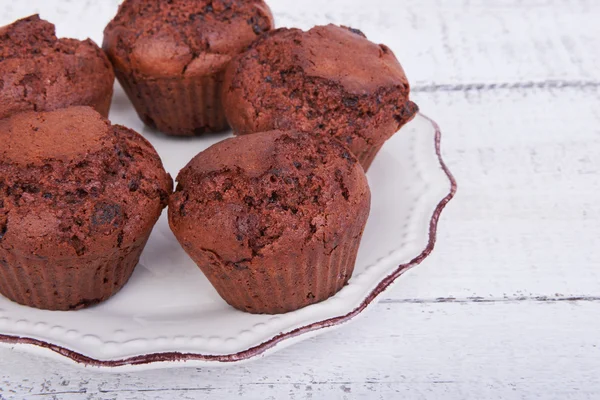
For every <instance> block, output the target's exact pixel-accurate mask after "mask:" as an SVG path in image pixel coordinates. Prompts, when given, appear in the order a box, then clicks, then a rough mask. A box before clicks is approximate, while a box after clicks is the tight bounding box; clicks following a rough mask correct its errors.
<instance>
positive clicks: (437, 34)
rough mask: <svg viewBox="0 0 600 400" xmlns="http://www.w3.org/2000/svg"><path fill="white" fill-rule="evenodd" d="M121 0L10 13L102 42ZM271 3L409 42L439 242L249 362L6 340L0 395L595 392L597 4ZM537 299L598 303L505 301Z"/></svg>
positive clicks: (280, 11)
mask: <svg viewBox="0 0 600 400" xmlns="http://www.w3.org/2000/svg"><path fill="white" fill-rule="evenodd" d="M116 4H117V1H115V0H97V1H92V0H86V1H83V0H82V1H67V0H55V1H47V0H29V1H27V2H25V1H21V2H14V1H9V0H3V1H0V24H5V23H8V22H11V21H12V20H14V19H16V18H18V17H22V16H25V15H28V14H31V13H33V12H36V11H39V12H41V14H42V17H45V18H48V19H50V20H52V21H55V22H58V31H59V34H60V35H65V36H74V37H87V36H91V37H92V38H94V39H95V40H97V41H98V40H100V38H101V34H102V29H103V27H104V25H105V23H106V22H107V21H108V19H109V18H110V17H111V16H112V15H113V14H114V12H115V9H116ZM270 4H272V6H273V9H274V10H275V13H276V16H277V18H278V23H279V24H280V25H284V24H291V25H297V26H301V27H304V28H306V27H309V26H310V25H313V24H317V23H325V22H329V21H331V22H336V23H346V24H349V25H353V26H355V27H358V28H361V29H363V30H364V31H365V32H366V33H367V34H368V35H369V36H370V37H372V38H373V39H375V40H377V41H380V42H385V43H388V44H389V45H390V46H391V47H392V48H393V49H394V51H395V52H396V53H397V54H398V56H399V58H400V60H401V62H402V63H403V65H404V66H405V69H406V70H407V73H408V75H409V77H410V78H411V81H412V82H413V86H414V88H415V98H416V100H417V101H418V103H419V104H420V105H421V107H422V109H423V111H424V112H426V113H427V114H428V115H430V116H432V117H434V119H436V120H437V121H438V122H440V124H441V126H442V129H443V131H444V140H443V149H444V154H445V157H446V159H447V161H448V163H449V164H450V167H451V169H452V170H453V172H454V173H455V174H456V176H457V178H458V180H459V185H460V186H459V192H458V196H457V198H456V199H455V201H453V202H452V203H451V204H450V207H449V208H448V209H447V210H446V212H445V214H444V216H443V218H442V221H441V224H440V234H439V243H438V245H437V248H436V251H435V252H434V253H433V255H432V256H431V257H430V258H429V259H428V260H427V261H426V262H425V263H424V264H423V265H422V266H420V267H419V268H417V269H415V270H413V271H412V272H411V273H410V274H409V275H407V276H406V277H404V278H403V279H401V280H400V281H399V284H398V286H397V287H396V288H395V289H394V290H393V291H391V292H390V293H389V294H388V295H387V299H386V300H384V302H383V303H382V304H379V305H377V306H375V308H374V310H373V312H372V313H370V314H369V315H367V316H366V317H365V318H363V319H361V320H359V321H357V322H355V323H354V324H352V325H350V326H348V327H346V328H344V329H342V330H340V331H337V332H335V333H331V334H327V335H325V336H322V337H318V338H316V339H312V340H310V341H308V342H306V343H302V344H300V345H297V346H294V347H292V348H290V349H287V350H284V351H282V352H281V353H277V354H275V355H274V356H272V357H269V358H267V359H264V360H259V361H257V362H255V363H252V364H248V365H247V366H240V367H233V368H229V369H223V370H174V371H152V372H146V373H139V374H130V375H125V374H122V375H114V376H113V375H107V374H100V373H97V372H93V371H90V370H86V369H84V370H80V369H76V368H73V367H70V366H63V365H61V364H56V363H54V362H51V361H48V360H43V359H40V358H36V357H32V356H29V355H26V354H23V353H21V352H13V351H9V350H4V349H0V398H2V399H12V398H16V399H19V398H25V399H30V398H48V399H51V398H57V399H80V398H88V399H115V398H119V399H158V398H170V399H195V398H207V397H209V396H210V398H223V399H232V398H242V397H243V398H248V399H253V398H255V399H263V398H274V399H279V398H292V399H310V398H314V399H319V398H325V399H356V398H367V399H372V398H374V399H378V398H382V399H390V398H407V399H412V398H414V399H423V398H444V399H463V398H477V399H488V398H489V399H497V398H504V399H530V398H542V399H592V398H597V397H598V393H600V378H599V376H600V365H599V361H598V360H600V358H599V357H598V347H597V345H598V335H597V332H598V329H597V324H596V323H595V322H594V316H595V315H598V312H599V309H598V307H599V306H600V301H598V298H600V277H599V276H598V272H597V271H596V270H597V266H598V265H599V261H600V246H599V243H598V241H599V240H600V239H599V238H600V228H599V227H598V226H597V225H598V224H597V221H598V220H599V217H600V201H599V200H600V198H599V196H600V176H599V174H598V171H600V165H599V164H600V161H599V159H598V154H599V150H600V128H599V127H600V124H599V123H600V109H599V108H598V104H599V103H600V94H599V90H600V89H599V88H600V84H599V82H600V70H599V69H598V65H600V52H598V50H597V49H598V48H600V31H599V29H600V24H598V23H597V21H598V20H600V3H599V2H597V1H594V0H563V1H560V0H532V1H526V2H524V1H518V0H471V1H468V0H448V1H441V0H439V1H437V0H406V1H402V2H401V5H399V2H398V1H397V0H372V1H371V2H369V5H368V7H367V6H365V4H364V2H360V1H348V0H332V1H327V2H326V1H316V0H310V1H308V0H305V1H292V0H272V1H271V2H270ZM532 82H533V83H532ZM505 83H506V84H505ZM540 296H542V297H544V296H547V297H550V298H558V299H560V298H564V297H565V296H586V297H587V298H588V300H587V301H576V302H568V301H559V302H548V301H530V300H522V301H509V300H511V299H516V298H528V297H529V298H536V297H540ZM439 297H456V298H458V299H462V300H464V299H467V298H469V297H478V298H479V297H482V298H484V299H485V300H489V301H490V302H489V303H477V302H474V301H473V300H467V301H466V302H465V303H463V302H457V303H447V302H442V303H437V302H436V301H435V299H436V298H439ZM505 297H506V298H507V299H508V300H504V299H505ZM79 392H82V393H79Z"/></svg>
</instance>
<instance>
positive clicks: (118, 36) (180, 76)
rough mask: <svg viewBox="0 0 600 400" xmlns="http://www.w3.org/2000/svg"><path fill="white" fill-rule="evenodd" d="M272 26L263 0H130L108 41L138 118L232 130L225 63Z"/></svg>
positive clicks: (174, 128) (181, 128) (176, 129)
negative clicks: (225, 102) (225, 104)
mask: <svg viewBox="0 0 600 400" xmlns="http://www.w3.org/2000/svg"><path fill="white" fill-rule="evenodd" d="M272 27H273V17H272V15H271V11H270V10H269V8H268V7H267V5H266V4H265V3H264V2H263V1H262V0H170V1H163V0H125V1H124V2H123V4H122V5H121V7H120V8H119V11H118V13H117V16H116V17H115V18H114V19H113V20H112V21H111V22H110V23H109V24H108V26H107V27H106V30H105V31H104V45H103V47H104V49H105V50H106V52H107V54H108V55H109V58H110V60H111V61H112V63H113V65H114V67H115V71H116V74H117V78H118V79H119V82H121V85H123V88H124V89H125V92H126V93H127V95H128V96H129V98H130V99H131V101H132V102H133V105H134V106H135V109H136V111H137V113H138V115H139V116H140V118H141V119H142V120H143V121H144V122H145V123H146V124H147V125H149V126H152V127H156V128H158V129H159V130H160V131H162V132H164V133H167V134H171V135H185V136H190V135H196V134H202V133H204V132H220V131H223V130H226V129H227V128H228V125H227V120H226V118H225V115H224V112H223V108H222V105H221V85H222V82H223V74H224V69H225V67H226V66H227V64H229V62H230V61H231V59H232V57H233V56H234V55H236V54H238V53H240V52H241V51H242V50H244V49H245V48H246V47H247V46H248V45H249V44H250V43H251V42H252V41H254V40H255V39H256V37H257V36H258V35H260V34H262V33H263V32H266V31H268V30H270V29H272Z"/></svg>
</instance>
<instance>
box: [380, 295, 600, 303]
mask: <svg viewBox="0 0 600 400" xmlns="http://www.w3.org/2000/svg"><path fill="white" fill-rule="evenodd" d="M525 301H526V302H536V303H556V302H563V301H600V296H513V297H508V296H507V297H480V296H474V297H465V298H456V297H438V298H435V299H383V300H380V301H379V302H378V304H438V303H458V304H466V303H514V302H525Z"/></svg>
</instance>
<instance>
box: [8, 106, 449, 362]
mask: <svg viewBox="0 0 600 400" xmlns="http://www.w3.org/2000/svg"><path fill="white" fill-rule="evenodd" d="M419 115H420V116H421V117H423V118H425V119H426V120H427V121H428V122H429V123H431V124H432V126H433V127H434V129H435V152H436V154H437V157H438V160H439V163H440V166H441V168H442V170H443V172H444V173H445V174H446V176H447V177H448V180H449V181H450V192H449V193H448V194H447V195H446V196H445V197H444V198H443V199H442V200H441V201H440V202H439V203H438V205H437V206H436V208H435V210H434V212H433V215H432V217H431V220H430V223H429V239H428V242H427V246H426V247H425V249H424V250H423V251H422V252H421V253H420V254H419V255H418V256H417V257H415V258H414V259H412V260H411V261H409V262H408V263H405V264H401V265H399V266H398V268H397V269H396V270H395V271H394V272H392V273H391V274H389V275H388V276H386V277H385V278H384V279H383V280H382V281H381V282H379V284H378V285H377V286H376V287H375V289H373V290H372V291H371V293H370V294H369V295H368V296H367V297H366V298H365V299H364V300H363V301H362V303H361V304H360V305H359V306H358V307H357V308H355V309H354V310H352V311H351V312H349V313H347V314H345V315H342V316H338V317H334V318H330V319H327V320H323V321H318V322H314V323H311V324H308V325H305V326H303V327H300V328H297V329H294V330H291V331H289V332H283V333H280V334H278V335H276V336H274V337H273V338H271V339H269V340H267V341H265V342H263V343H261V344H259V345H257V346H254V347H252V348H249V349H247V350H244V351H241V352H239V353H235V354H229V355H204V354H194V353H154V354H145V355H141V356H136V357H131V358H125V359H121V360H104V361H102V360H96V359H93V358H90V357H87V356H85V355H83V354H80V353H77V352H75V351H72V350H69V349H67V348H64V347H61V346H57V345H54V344H51V343H48V342H45V341H42V340H38V339H33V338H28V337H19V336H9V335H0V346H8V347H11V348H12V347H14V348H16V349H22V350H25V351H27V352H30V353H34V354H39V355H43V356H45V357H50V358H54V359H59V360H60V361H65V360H67V361H69V360H70V361H72V362H74V363H75V364H78V365H84V366H88V367H96V368H100V369H103V370H108V371H114V372H123V371H126V370H142V369H143V370H149V369H159V368H173V367H199V366H207V365H210V366H218V365H229V364H231V363H236V364H239V363H242V362H247V361H250V360H252V359H256V358H260V357H264V356H267V355H268V354H271V353H274V352H275V351H278V350H281V349H283V348H285V347H288V346H291V345H293V344H295V343H298V342H300V341H303V340H306V339H309V338H311V337H314V336H316V335H317V334H321V333H323V332H326V331H331V330H333V329H336V328H339V327H340V326H342V325H343V324H346V323H348V322H349V321H350V320H353V319H356V317H358V316H359V315H361V314H363V311H365V310H366V309H367V308H368V307H369V306H371V305H374V304H376V300H377V298H378V297H380V296H381V295H382V294H383V293H384V292H385V291H386V290H387V289H389V288H390V287H391V286H392V284H393V283H394V282H395V280H396V279H397V278H398V277H400V276H401V275H403V274H404V273H405V272H407V271H408V270H410V269H411V268H413V267H415V266H417V265H419V264H420V263H421V262H422V261H423V260H424V259H425V258H427V257H428V256H429V254H431V252H432V251H433V248H434V247H435V242H436V239H437V225H438V221H439V218H440V215H441V213H442V211H443V210H444V208H445V207H446V205H447V204H448V202H450V200H452V198H453V197H454V195H455V194H456V190H457V183H456V180H455V179H454V176H453V175H452V173H451V172H450V170H449V169H448V167H447V166H446V164H445V163H444V160H443V158H442V154H441V138H442V133H441V130H440V128H439V126H438V124H437V123H436V122H435V121H434V120H432V119H431V118H429V117H427V116H425V115H423V114H422V113H419Z"/></svg>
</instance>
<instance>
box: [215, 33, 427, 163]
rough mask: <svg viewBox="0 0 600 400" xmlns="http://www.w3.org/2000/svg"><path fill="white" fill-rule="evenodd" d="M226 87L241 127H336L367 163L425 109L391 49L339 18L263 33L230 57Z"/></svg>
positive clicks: (324, 130)
mask: <svg viewBox="0 0 600 400" xmlns="http://www.w3.org/2000/svg"><path fill="white" fill-rule="evenodd" d="M223 86H224V88H223V104H224V107H225V113H226V115H227V119H228V121H229V123H230V125H231V127H232V128H233V130H234V132H235V133H236V134H238V135H242V134H249V133H255V132H264V131H268V130H272V129H280V130H286V129H294V130H300V131H304V132H311V133H312V132H315V133H320V134H329V135H332V136H334V137H336V138H337V139H339V140H340V141H341V142H343V143H345V144H346V145H347V146H348V147H349V148H350V149H351V150H352V152H353V153H354V154H355V155H356V156H357V157H358V158H359V160H360V161H361V164H362V165H363V167H365V169H367V167H368V164H370V163H369V162H368V160H367V158H368V156H367V155H370V154H372V153H373V152H374V150H373V148H377V147H381V145H382V144H383V143H384V142H385V141H386V140H387V139H389V138H390V137H391V136H392V135H393V134H394V133H396V132H397V131H398V130H399V129H400V128H401V127H402V126H403V125H404V124H406V123H407V122H408V121H410V120H411V119H412V118H413V117H414V115H415V114H416V112H417V110H418V108H417V106H416V105H415V104H414V103H413V102H411V101H410V100H409V92H410V87H409V84H408V80H407V79H406V76H405V74H404V71H403V69H402V67H401V66H400V64H399V63H398V60H397V59H396V57H395V56H394V54H393V53H392V51H391V50H390V49H389V48H388V47H386V46H384V45H377V44H375V43H372V42H370V41H368V40H367V39H366V38H365V37H364V35H363V34H362V33H361V32H359V31H356V30H352V29H350V28H345V27H338V26H335V25H327V26H317V27H314V28H312V29H311V30H309V31H307V32H303V31H301V30H299V29H286V28H283V29H277V30H275V31H271V32H268V33H266V34H264V35H263V36H262V37H261V38H260V39H258V40H257V41H256V42H254V43H253V44H252V45H251V46H250V48H249V49H248V50H247V51H246V52H244V53H243V54H241V55H240V56H238V57H236V58H235V59H234V60H233V61H232V62H231V64H230V65H229V67H228V68H227V70H226V73H225V80H224V83H223ZM363 153H365V154H364V157H363ZM375 153H376V152H375ZM371 161H372V160H371Z"/></svg>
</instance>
